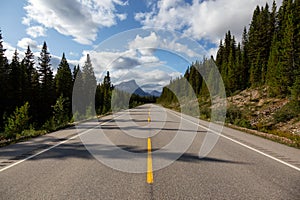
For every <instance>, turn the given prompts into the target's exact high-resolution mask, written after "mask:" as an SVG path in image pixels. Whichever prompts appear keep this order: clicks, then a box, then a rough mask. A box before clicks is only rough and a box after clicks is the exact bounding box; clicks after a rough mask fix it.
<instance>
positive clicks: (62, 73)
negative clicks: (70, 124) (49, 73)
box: [55, 53, 73, 117]
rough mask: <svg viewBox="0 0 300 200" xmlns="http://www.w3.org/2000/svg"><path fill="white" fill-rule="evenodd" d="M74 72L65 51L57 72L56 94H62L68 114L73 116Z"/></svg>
mask: <svg viewBox="0 0 300 200" xmlns="http://www.w3.org/2000/svg"><path fill="white" fill-rule="evenodd" d="M72 79H73V78H72V72H71V69H70V66H69V64H68V61H67V59H66V57H65V53H63V55H62V58H61V61H60V63H59V67H58V69H57V74H56V75H55V86H56V96H57V97H59V96H62V97H63V98H64V104H65V105H64V108H65V109H66V111H65V112H66V114H67V116H69V117H71V113H72V111H71V102H72V89H73V80H72Z"/></svg>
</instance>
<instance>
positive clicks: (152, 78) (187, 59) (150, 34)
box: [0, 0, 281, 90]
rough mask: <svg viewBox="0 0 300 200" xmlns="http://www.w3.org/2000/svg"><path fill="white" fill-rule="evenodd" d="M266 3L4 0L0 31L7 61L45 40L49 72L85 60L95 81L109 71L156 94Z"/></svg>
mask: <svg viewBox="0 0 300 200" xmlns="http://www.w3.org/2000/svg"><path fill="white" fill-rule="evenodd" d="M266 2H268V3H269V4H270V5H271V4H272V0H249V1H243V0H214V1H211V0H208V1H203V0H188V1H187V0H186V1H184V0H157V1H154V0H148V1H147V0H126V1H123V0H2V1H1V12H0V28H1V30H2V36H3V40H4V46H5V48H7V52H6V56H7V57H8V58H9V59H10V58H11V56H12V53H13V51H14V50H15V49H18V51H19V53H20V57H22V56H23V52H24V49H25V48H26V47H27V45H29V46H30V47H31V49H32V50H33V51H34V52H35V55H36V56H38V55H39V51H40V48H41V45H42V43H43V42H44V41H46V42H47V44H48V48H49V51H50V53H51V54H52V67H53V69H54V71H55V70H56V68H57V65H58V63H59V60H60V58H61V55H62V53H63V52H65V54H66V57H67V59H68V61H69V63H70V65H71V67H73V65H75V64H81V65H82V64H83V63H84V60H85V58H86V54H87V53H89V54H90V55H91V58H92V61H93V66H94V68H95V72H96V76H97V78H98V80H99V81H101V75H102V74H103V73H104V72H105V71H106V70H110V71H111V76H112V80H113V82H114V83H118V82H121V81H125V80H128V79H135V80H136V81H137V82H138V84H139V85H149V84H153V85H156V86H157V87H156V88H153V89H157V90H161V87H162V86H163V85H165V84H167V83H168V82H169V80H170V79H171V78H174V77H176V76H179V75H180V74H181V73H183V72H184V71H185V70H186V67H187V66H188V65H189V64H190V63H191V62H192V61H194V60H196V59H199V60H201V58H202V57H203V56H210V55H215V54H216V50H217V46H218V44H219V41H220V39H222V38H223V36H224V34H225V32H227V31H228V30H231V31H232V33H233V34H235V36H236V38H237V39H238V40H239V39H240V37H241V33H242V30H243V27H244V26H248V25H249V23H250V20H251V16H252V13H253V10H254V9H255V7H256V5H260V6H264V5H265V4H266ZM276 2H277V5H280V4H281V1H280V0H277V1H276ZM132 29H133V30H132ZM124 31H127V32H125V33H124ZM116 34H117V35H116ZM122 77H123V78H122ZM145 89H146V87H145Z"/></svg>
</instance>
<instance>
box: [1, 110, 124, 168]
mask: <svg viewBox="0 0 300 200" xmlns="http://www.w3.org/2000/svg"><path fill="white" fill-rule="evenodd" d="M123 115H125V114H123ZM123 115H119V116H117V117H114V118H112V119H111V120H109V121H107V122H104V123H102V124H99V125H97V126H95V127H93V128H91V129H88V130H86V131H83V132H82V133H80V134H76V135H74V136H73V137H71V138H69V139H66V140H64V141H61V142H59V143H57V144H55V145H53V146H51V147H49V148H47V149H43V150H41V151H39V152H37V153H35V154H33V155H31V156H29V157H27V158H24V159H22V160H19V161H17V162H15V163H13V164H11V165H8V166H6V167H4V168H2V169H0V172H3V171H5V170H7V169H9V168H11V167H14V166H16V165H18V164H21V163H22V162H25V161H27V160H29V159H32V158H34V157H36V156H38V155H40V154H42V153H45V152H47V151H49V150H51V149H53V148H55V147H58V146H60V145H62V144H64V143H67V142H69V141H70V140H73V139H75V138H77V137H80V136H82V135H84V134H86V133H88V132H90V131H92V130H95V129H96V128H98V127H100V126H101V125H105V124H107V123H110V122H112V121H113V120H115V119H117V118H119V117H121V116H123Z"/></svg>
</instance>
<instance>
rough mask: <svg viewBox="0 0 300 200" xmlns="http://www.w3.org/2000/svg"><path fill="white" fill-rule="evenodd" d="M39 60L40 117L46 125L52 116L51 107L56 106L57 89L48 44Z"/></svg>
mask: <svg viewBox="0 0 300 200" xmlns="http://www.w3.org/2000/svg"><path fill="white" fill-rule="evenodd" d="M38 60H39V66H38V72H39V76H40V94H39V102H40V103H39V115H40V119H39V122H40V123H44V122H45V121H46V120H48V119H49V118H50V117H51V115H52V108H51V106H52V105H54V104H55V99H56V98H55V87H54V78H53V72H52V69H51V64H50V61H51V56H50V53H49V52H48V48H47V44H46V42H44V44H43V47H42V50H41V53H40V57H39V58H38Z"/></svg>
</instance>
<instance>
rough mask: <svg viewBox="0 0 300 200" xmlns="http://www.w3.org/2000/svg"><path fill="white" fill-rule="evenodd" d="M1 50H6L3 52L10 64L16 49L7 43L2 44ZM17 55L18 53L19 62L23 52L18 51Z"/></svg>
mask: <svg viewBox="0 0 300 200" xmlns="http://www.w3.org/2000/svg"><path fill="white" fill-rule="evenodd" d="M3 48H4V49H6V51H5V56H6V58H7V59H8V61H9V62H11V60H12V57H13V55H14V53H15V51H16V48H15V47H13V46H12V45H11V44H9V43H7V42H3ZM18 53H19V58H20V60H21V59H23V57H24V55H23V52H22V51H19V50H18Z"/></svg>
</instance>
